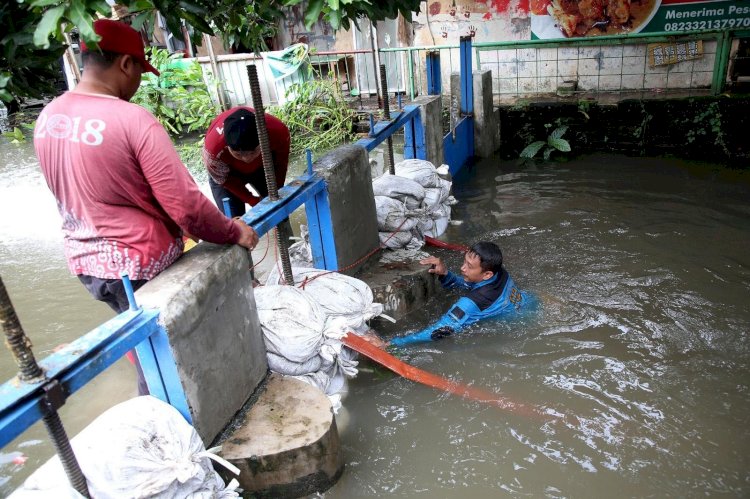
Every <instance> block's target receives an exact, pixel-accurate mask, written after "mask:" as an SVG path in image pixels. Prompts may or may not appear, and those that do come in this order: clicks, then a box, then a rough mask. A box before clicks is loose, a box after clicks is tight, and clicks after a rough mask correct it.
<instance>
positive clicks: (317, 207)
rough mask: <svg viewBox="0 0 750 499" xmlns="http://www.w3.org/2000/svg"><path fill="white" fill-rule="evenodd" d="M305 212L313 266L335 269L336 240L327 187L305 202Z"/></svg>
mask: <svg viewBox="0 0 750 499" xmlns="http://www.w3.org/2000/svg"><path fill="white" fill-rule="evenodd" d="M305 212H306V213H307V228H308V230H309V231H310V249H312V254H313V264H314V265H315V268H316V269H326V270H337V269H338V268H339V264H338V258H337V256H336V241H335V240H334V238H333V222H332V221H331V206H330V204H329V202H328V190H327V188H326V189H323V190H322V191H320V192H318V193H317V194H316V195H315V197H314V198H313V199H311V200H310V201H308V202H307V203H305Z"/></svg>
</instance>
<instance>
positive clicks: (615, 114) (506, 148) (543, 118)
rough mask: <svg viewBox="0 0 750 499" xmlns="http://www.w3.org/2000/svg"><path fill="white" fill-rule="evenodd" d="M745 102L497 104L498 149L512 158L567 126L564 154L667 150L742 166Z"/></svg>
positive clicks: (748, 147)
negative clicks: (499, 144) (568, 146)
mask: <svg viewBox="0 0 750 499" xmlns="http://www.w3.org/2000/svg"><path fill="white" fill-rule="evenodd" d="M748 104H750V97H724V96H721V97H692V98H682V99H646V100H623V101H620V102H619V103H617V104H612V105H599V104H597V103H596V101H593V100H579V101H575V100H572V101H569V102H534V103H532V102H529V103H526V104H516V105H513V106H501V107H500V109H499V112H500V135H501V146H500V154H501V156H503V157H505V158H508V159H510V158H517V157H519V156H520V155H521V152H522V151H523V150H524V148H526V147H527V146H528V145H529V144H531V143H533V142H535V141H539V140H545V139H546V138H547V137H548V136H549V135H550V132H552V131H553V130H555V129H557V128H559V127H560V126H567V127H568V128H567V131H566V134H565V138H566V139H567V140H568V141H569V143H570V147H571V152H570V153H567V154H568V155H570V154H574V155H575V154H583V153H588V152H601V151H612V152H618V153H623V154H627V155H634V156H660V155H669V156H674V157H680V158H685V159H695V160H706V161H711V162H718V163H722V164H726V165H728V166H732V167H740V168H748V167H750V161H749V160H750V143H749V141H747V140H746V130H748V126H750V114H749V113H747V109H748Z"/></svg>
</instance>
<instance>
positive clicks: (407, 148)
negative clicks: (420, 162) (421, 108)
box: [404, 119, 416, 159]
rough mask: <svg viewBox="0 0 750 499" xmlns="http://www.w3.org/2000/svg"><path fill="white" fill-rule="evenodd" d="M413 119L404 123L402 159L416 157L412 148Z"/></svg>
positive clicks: (413, 137)
mask: <svg viewBox="0 0 750 499" xmlns="http://www.w3.org/2000/svg"><path fill="white" fill-rule="evenodd" d="M414 139H415V136H414V119H410V120H409V122H408V123H406V124H405V125H404V159H414V158H416V156H415V154H416V151H415V150H414Z"/></svg>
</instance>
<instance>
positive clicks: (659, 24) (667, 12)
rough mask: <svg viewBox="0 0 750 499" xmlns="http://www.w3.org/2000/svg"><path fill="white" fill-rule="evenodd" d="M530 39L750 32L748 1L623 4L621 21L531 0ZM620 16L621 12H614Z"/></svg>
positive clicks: (603, 11) (605, 14) (594, 11)
mask: <svg viewBox="0 0 750 499" xmlns="http://www.w3.org/2000/svg"><path fill="white" fill-rule="evenodd" d="M531 1H532V3H531V4H530V5H532V6H534V8H533V9H532V13H531V15H530V16H529V17H530V18H531V39H532V40H536V39H542V40H544V39H554V38H582V37H593V36H602V35H631V34H636V33H658V32H668V33H681V32H686V31H700V30H712V31H715V30H735V29H750V1H749V0H640V1H637V2H636V1H631V2H630V3H624V4H623V5H628V10H626V11H622V12H621V16H620V18H617V17H616V16H613V15H611V14H609V12H607V9H604V8H601V5H607V6H609V5H610V4H607V3H604V4H602V3H601V2H599V3H595V4H591V5H599V8H598V10H597V9H593V8H591V9H588V10H587V11H586V12H587V15H583V13H582V11H580V10H579V9H578V7H577V5H578V4H571V3H562V2H553V1H552V0H531ZM613 12H615V13H617V12H620V11H617V10H614V11H613Z"/></svg>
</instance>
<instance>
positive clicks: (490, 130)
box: [451, 69, 500, 158]
mask: <svg viewBox="0 0 750 499" xmlns="http://www.w3.org/2000/svg"><path fill="white" fill-rule="evenodd" d="M472 81H473V87H474V154H475V155H476V156H478V157H480V158H487V157H490V156H492V154H493V153H494V152H495V151H497V150H498V148H499V147H500V115H499V113H498V112H497V111H496V110H495V105H494V101H493V98H492V71H490V70H489V69H487V70H484V71H474V72H473V73H472ZM460 109H461V75H460V74H459V73H452V74H451V121H452V122H453V123H454V124H455V123H456V122H458V121H459V119H460V116H459V115H458V113H459V111H460Z"/></svg>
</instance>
